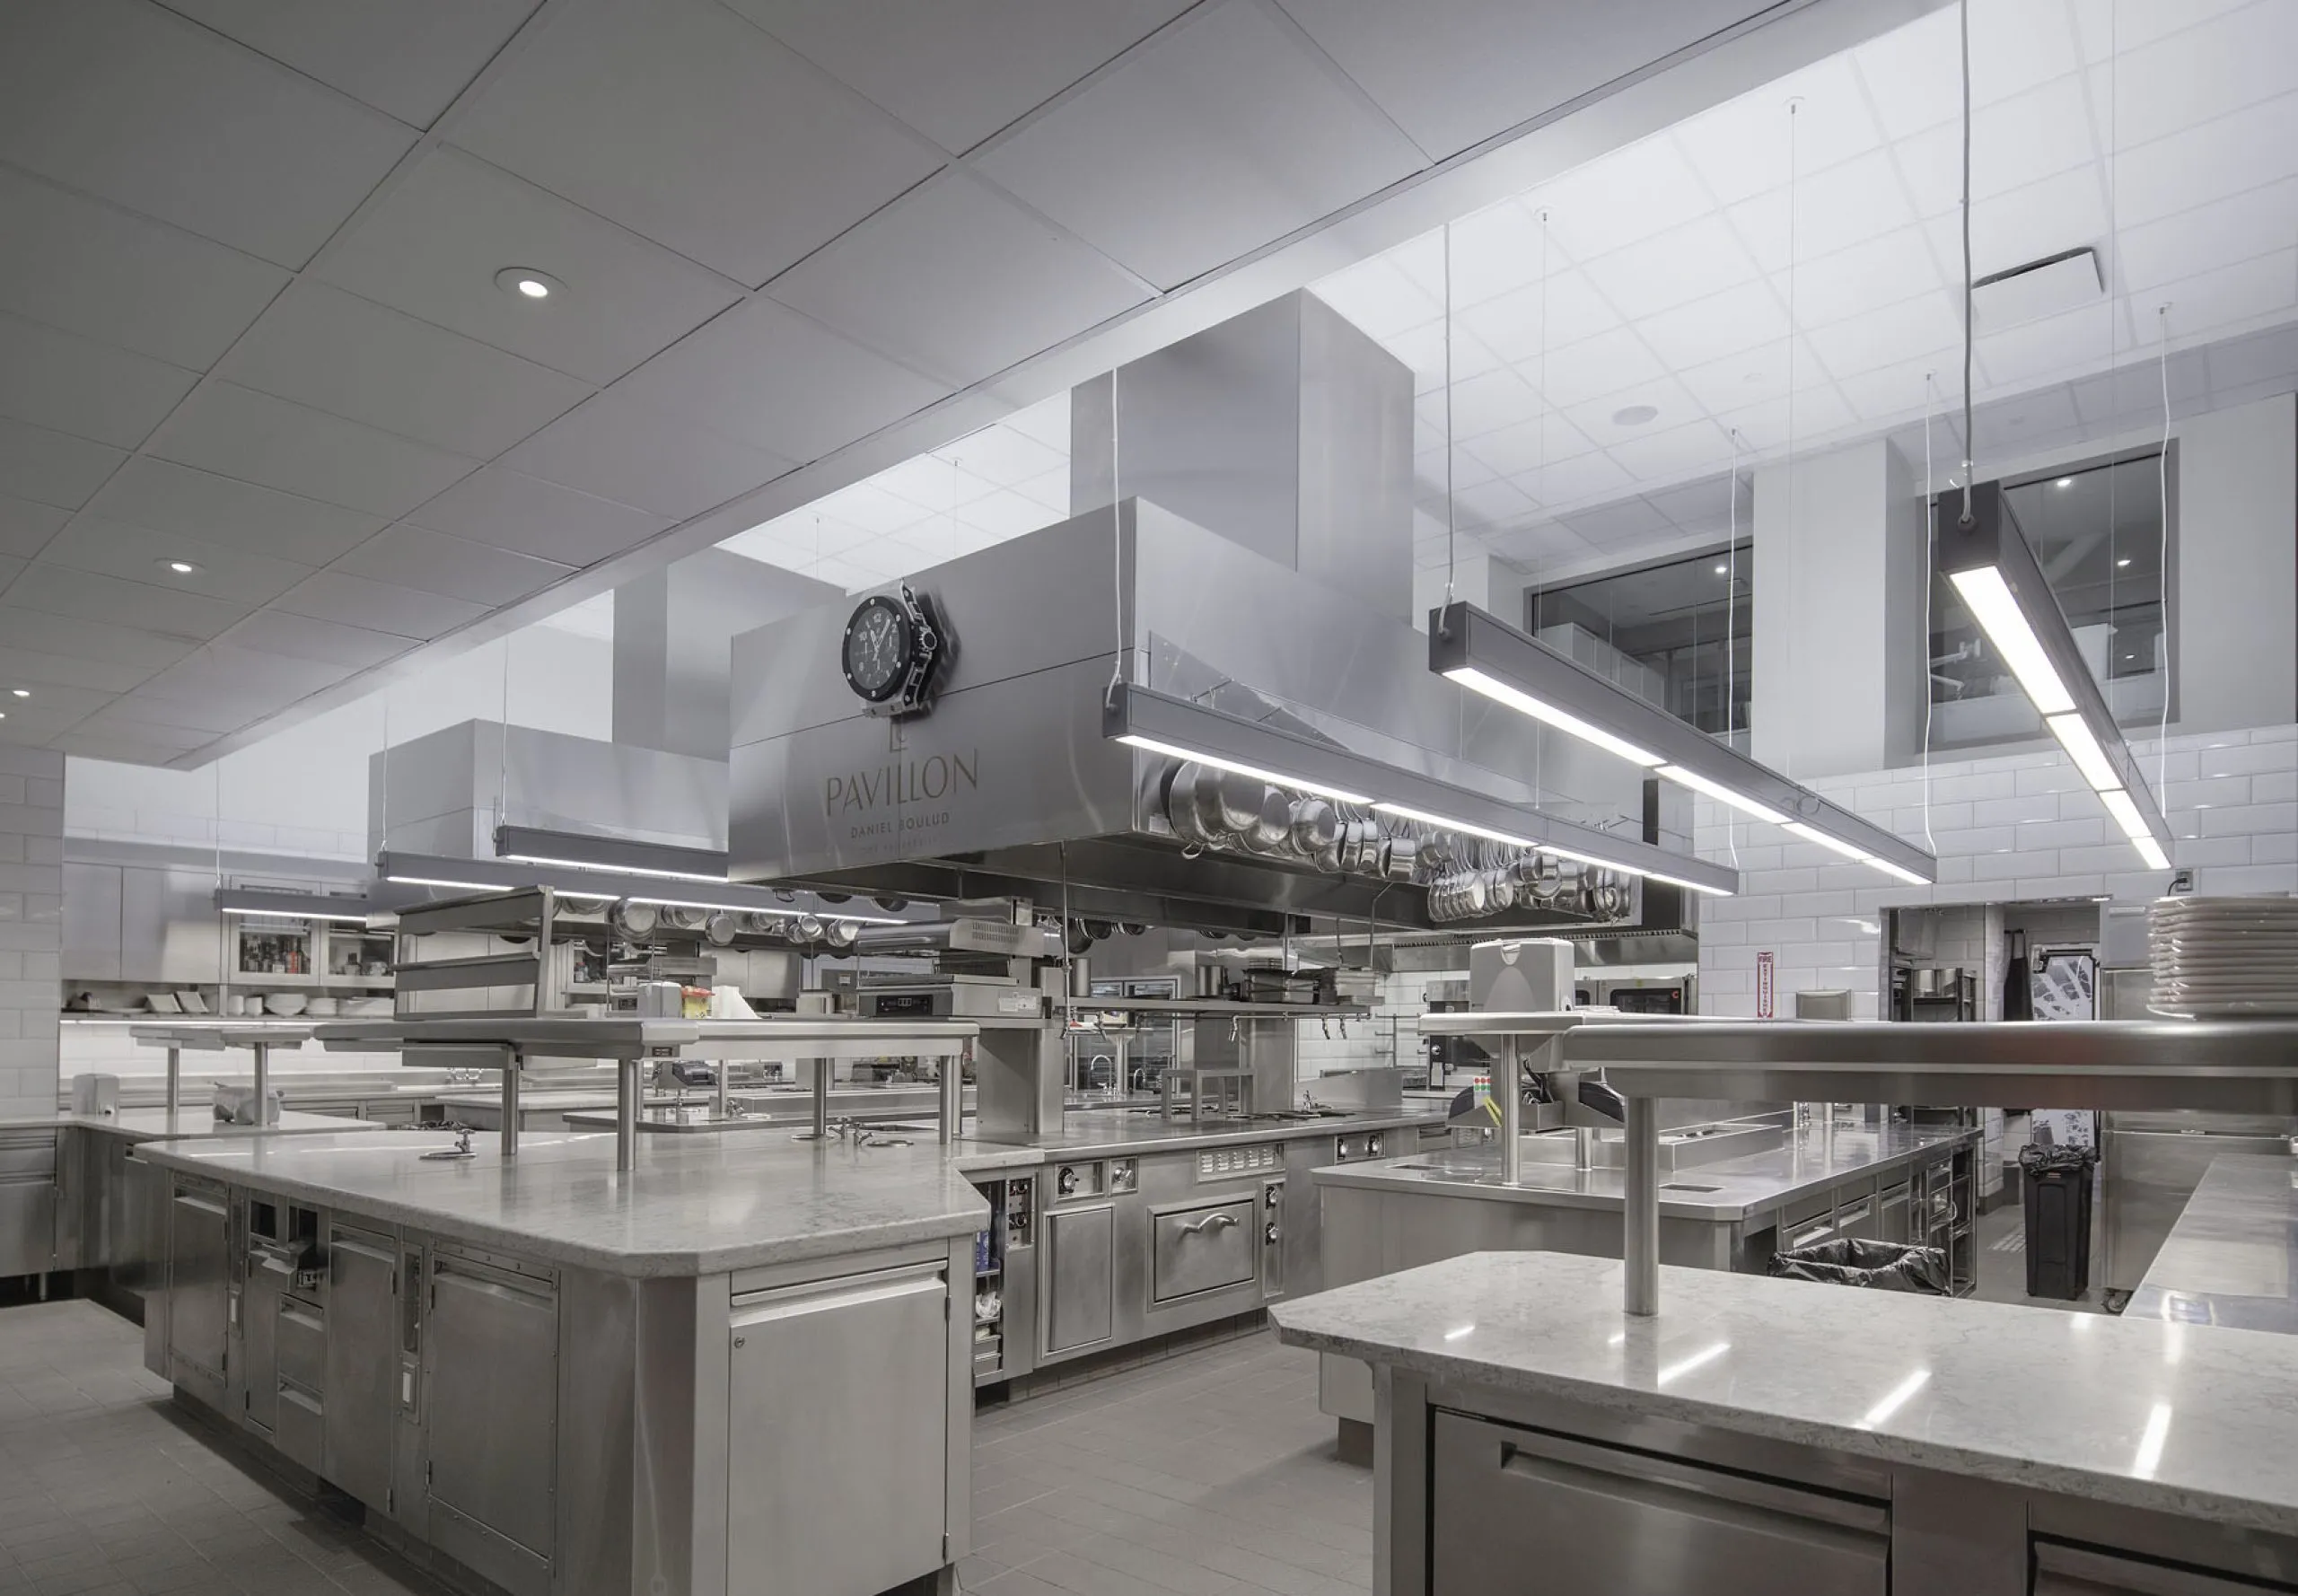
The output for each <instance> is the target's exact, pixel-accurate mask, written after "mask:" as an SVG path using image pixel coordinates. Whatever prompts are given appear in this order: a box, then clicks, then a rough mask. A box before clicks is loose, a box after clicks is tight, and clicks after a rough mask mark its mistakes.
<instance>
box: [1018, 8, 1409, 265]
mask: <svg viewBox="0 0 2298 1596" xmlns="http://www.w3.org/2000/svg"><path fill="white" fill-rule="evenodd" d="M1276 106H1282V107H1283V108H1284V110H1283V113H1282V114H1281V115H1272V114H1271V108H1272V107H1276ZM1426 163H1427V162H1426V161H1425V158H1424V157H1423V156H1422V155H1421V153H1420V152H1419V151H1418V150H1417V149H1416V148H1414V147H1413V145H1412V143H1411V141H1410V140H1408V139H1407V138H1406V137H1405V136H1403V135H1402V134H1400V133H1399V132H1398V131H1397V130H1396V129H1395V127H1392V126H1391V125H1390V123H1389V122H1388V121H1387V120H1386V119H1385V118H1382V117H1381V115H1380V114H1379V113H1378V112H1377V111H1375V110H1373V109H1372V108H1371V107H1370V106H1368V105H1366V104H1365V103H1364V101H1363V100H1362V99H1361V98H1359V97H1358V96H1357V95H1356V94H1355V93H1353V92H1350V90H1349V88H1348V87H1347V86H1346V85H1345V84H1344V83H1342V82H1340V81H1339V80H1338V79H1337V78H1336V77H1335V76H1334V75H1332V73H1331V72H1330V71H1329V68H1328V67H1327V66H1325V64H1324V63H1323V62H1322V61H1320V60H1319V59H1318V58H1317V57H1315V56H1314V55H1313V54H1312V53H1311V51H1308V50H1304V49H1303V48H1302V47H1301V45H1300V43H1299V41H1298V39H1297V37H1296V36H1295V35H1294V33H1293V32H1292V31H1290V30H1289V29H1287V28H1285V26H1284V25H1283V24H1282V23H1280V22H1278V21H1277V20H1276V18H1275V17H1273V16H1271V15H1270V14H1269V13H1268V12H1267V11H1266V10H1264V9H1262V8H1261V7H1260V6H1259V5H1257V4H1251V3H1250V0H1218V3H1216V4H1213V5H1211V6H1207V7H1205V8H1202V9H1200V10H1198V11H1197V12H1196V13H1193V14H1192V15H1190V17H1189V18H1188V21H1186V22H1182V23H1181V24H1180V25H1179V26H1177V27H1174V28H1171V29H1170V30H1168V31H1166V32H1164V33H1162V34H1161V35H1160V36H1159V37H1158V38H1157V39H1154V40H1153V41H1152V42H1150V43H1149V44H1147V45H1145V46H1143V47H1142V48H1140V49H1138V50H1136V51H1135V52H1133V54H1131V55H1130V56H1128V57H1126V58H1125V60H1123V61H1121V62H1119V63H1118V65H1117V66H1114V67H1112V68H1111V69H1110V71H1109V72H1107V73H1106V74H1104V75H1101V77H1098V78H1096V79H1095V80H1094V81H1093V82H1092V83H1090V84H1088V85H1086V86H1085V87H1084V88H1083V89H1082V90H1080V91H1079V92H1077V93H1076V94H1074V95H1073V96H1072V97H1070V98H1069V99H1067V100H1065V101H1062V103H1060V104H1059V105H1057V106H1055V107H1054V108H1053V109H1052V110H1048V111H1047V112H1046V113H1045V114H1044V115H1043V116H1042V117H1039V118H1037V119H1035V120H1033V121H1031V123H1030V124H1029V125H1028V126H1027V127H1022V129H1020V130H1019V131H1018V132H1016V133H1014V134H1013V135H1012V136H1010V137H1008V138H1005V139H1002V140H1000V141H999V142H998V143H997V144H996V145H994V146H993V147H991V148H990V149H989V150H988V151H987V152H986V153H982V154H981V155H979V156H977V157H976V158H975V162H974V165H975V168H976V170H978V171H980V172H981V174H982V175H983V176H985V177H987V178H988V179H989V180H991V181H993V182H995V183H997V184H999V185H1001V186H1002V187H1004V189H1006V190H1007V191H1008V192H1010V193H1012V194H1014V195H1016V196H1018V197H1020V198H1021V199H1022V201H1023V202H1024V203H1025V204H1028V205H1031V206H1035V207H1036V208H1037V209H1038V210H1039V211H1041V212H1043V213H1044V214H1045V215H1048V216H1050V217H1051V218H1052V219H1053V220H1054V221H1056V222H1057V223H1059V224H1061V225H1063V226H1065V227H1066V228H1068V229H1069V230H1070V231H1071V232H1074V233H1076V234H1077V235H1078V236H1079V237H1080V238H1083V240H1084V241H1086V242H1088V243H1090V244H1092V245H1093V246H1094V247H1095V248H1097V249H1099V250H1101V251H1102V252H1104V253H1105V254H1108V255H1110V257H1112V258H1113V259H1118V260H1119V261H1122V262H1124V263H1125V265H1126V266H1127V267H1130V268H1132V269H1133V270H1134V271H1136V272H1138V273H1140V274H1141V275H1142V276H1145V277H1147V278H1148V279H1149V280H1150V281H1151V282H1153V283H1155V284H1157V285H1159V286H1160V287H1163V288H1172V287H1175V286H1178V285H1180V284H1182V283H1185V282H1188V281H1189V280H1190V279H1191V278H1194V277H1197V276H1201V275H1203V274H1204V273H1206V272H1207V271H1210V270H1212V269H1213V268H1214V267H1219V266H1224V265H1226V264H1227V263H1228V262H1230V261H1232V260H1233V259H1236V258H1237V257H1239V256H1241V255H1245V254H1249V253H1250V252H1251V251H1252V250H1257V249H1259V248H1260V247H1261V246H1262V245H1263V244H1266V243H1268V242H1269V241H1272V240H1274V239H1277V238H1281V237H1283V236H1284V235H1285V234H1286V233H1289V232H1294V231H1295V230H1297V229H1299V228H1302V227H1305V226H1307V225H1309V224H1311V223H1312V222H1316V221H1319V220H1320V219H1321V218H1323V217H1325V216H1327V215H1330V214H1331V213H1332V212H1334V211H1337V210H1338V209H1340V208H1341V207H1342V206H1346V205H1349V204H1351V203H1353V202H1355V201H1356V200H1358V199H1361V198H1363V197H1364V196H1366V195H1368V194H1372V193H1374V192H1376V191H1377V190H1379V189H1383V188H1386V187H1387V186H1388V185H1389V184H1390V183H1392V182H1395V181H1396V180H1399V179H1400V178H1403V177H1407V176H1408V175H1410V174H1411V173H1412V172H1415V171H1418V170H1420V169H1421V168H1422V167H1423V166H1425V164H1426Z"/></svg>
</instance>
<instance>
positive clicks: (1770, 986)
mask: <svg viewBox="0 0 2298 1596" xmlns="http://www.w3.org/2000/svg"><path fill="white" fill-rule="evenodd" d="M1778 987H1779V980H1778V972H1777V971H1776V969H1774V968H1773V961H1772V956H1771V950H1769V949H1768V948H1767V949H1765V950H1764V951H1762V952H1760V953H1758V954H1757V955H1756V1018H1757V1019H1759V1020H1768V1019H1771V1018H1772V1017H1773V1015H1772V1010H1773V1008H1774V1006H1775V1005H1776V1001H1777V997H1778Z"/></svg>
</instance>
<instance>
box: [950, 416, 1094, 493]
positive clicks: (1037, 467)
mask: <svg viewBox="0 0 2298 1596" xmlns="http://www.w3.org/2000/svg"><path fill="white" fill-rule="evenodd" d="M938 452H939V453H940V454H942V455H943V456H944V457H945V458H947V459H949V460H952V461H953V462H955V463H956V465H957V467H958V469H960V470H962V471H966V472H969V473H971V474H972V475H974V476H977V477H979V478H982V479H983V480H985V481H987V482H989V483H992V484H995V485H996V486H998V487H1014V486H1018V485H1019V484H1021V483H1023V482H1026V481H1029V480H1030V479H1031V478H1036V477H1042V476H1044V475H1045V474H1046V473H1047V472H1048V471H1060V472H1062V473H1064V475H1065V476H1066V474H1067V471H1068V469H1069V438H1068V429H1067V428H1066V427H1064V428H1063V429H1062V438H1061V442H1060V444H1059V446H1055V445H1053V444H1049V443H1045V442H1043V441H1041V440H1040V439H1039V438H1037V437H1034V436H1032V435H1031V434H1028V433H1025V432H1022V431H1021V430H1020V429H1019V428H1017V427H1013V426H1011V425H1007V424H1005V423H1004V422H1000V423H999V424H998V425H996V426H985V427H983V428H981V429H980V430H979V431H978V432H971V433H968V434H966V435H965V436H964V437H962V438H960V439H959V440H958V441H957V442H956V443H951V444H948V445H946V446H944V447H943V448H942V449H941V450H939V451H938Z"/></svg>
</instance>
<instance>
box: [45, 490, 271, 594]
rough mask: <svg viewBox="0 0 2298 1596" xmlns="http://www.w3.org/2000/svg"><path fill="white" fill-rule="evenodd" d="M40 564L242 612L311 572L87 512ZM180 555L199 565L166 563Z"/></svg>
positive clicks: (239, 550) (65, 533) (62, 535)
mask: <svg viewBox="0 0 2298 1596" xmlns="http://www.w3.org/2000/svg"><path fill="white" fill-rule="evenodd" d="M40 559H41V561H42V563H44V564H48V565H57V566H68V567H69V568H71V569H73V570H75V571H92V572H96V573H98V574H101V575H105V576H117V577H118V578H120V579H121V580H123V581H126V582H136V583H146V584H149V585H152V586H155V587H162V588H165V589H167V590H168V591H170V592H187V593H203V594H205V595H206V596H207V597H208V598H211V599H219V600H222V601H224V602H225V603H227V604H231V605H233V606H235V607H238V608H239V609H241V610H242V612H244V611H245V610H246V609H252V608H254V607H255V606H256V605H259V604H262V603H265V602H268V601H270V600H272V599H276V598H277V597H278V596H279V595H280V594H281V593H284V592H286V591H287V590H288V589H289V588H291V587H293V586H294V585H295V584H296V583H299V582H301V581H302V580H303V578H304V577H306V576H309V575H310V574H311V566H308V565H298V564H296V563H295V562H294V561H292V560H284V559H275V558H272V557H269V556H268V555H261V554H250V553H248V552H246V551H245V550H242V549H238V548H226V547H224V546H223V545H221V544H216V543H206V542H202V541H200V540H199V539H196V538H187V537H182V536H180V535H177V534H174V533H170V532H158V531H151V530H150V529H148V528H145V527H140V526H130V525H129V524H128V523H127V522H119V521H110V520H107V519H105V518H104V517H102V516H101V515H97V514H95V513H92V512H89V511H83V512H82V513H80V514H78V515H75V516H74V517H73V519H72V524H71V526H70V527H68V528H66V530H65V531H64V532H63V533H62V534H60V535H59V536H58V537H57V539H55V541H53V542H52V543H50V544H49V545H48V548H47V549H46V550H45V551H44V552H43V553H42V554H41V556H40ZM171 560H181V561H183V562H185V563H187V564H189V565H193V566H197V567H198V568H197V570H195V571H191V572H189V573H180V572H175V571H171V570H168V569H167V568H166V566H167V563H168V562H169V561H171Z"/></svg>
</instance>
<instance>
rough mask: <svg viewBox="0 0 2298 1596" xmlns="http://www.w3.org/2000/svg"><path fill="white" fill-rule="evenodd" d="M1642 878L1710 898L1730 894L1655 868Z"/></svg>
mask: <svg viewBox="0 0 2298 1596" xmlns="http://www.w3.org/2000/svg"><path fill="white" fill-rule="evenodd" d="M1612 868H1613V869H1615V870H1618V869H1619V868H1621V867H1620V866H1618V865H1613V866H1612ZM1644 879H1645V881H1665V882H1667V883H1668V885H1670V886H1671V887H1681V888H1683V889H1684V890H1686V891H1690V892H1705V893H1706V894H1707V895H1708V896H1709V897H1710V898H1729V897H1731V896H1732V895H1731V893H1729V892H1727V891H1725V890H1723V888H1721V887H1705V886H1702V885H1701V884H1700V883H1699V882H1697V881H1681V880H1679V879H1678V878H1677V877H1675V876H1672V875H1662V874H1661V873H1659V872H1658V871H1656V870H1655V871H1652V872H1650V873H1647V874H1646V875H1645V878H1644Z"/></svg>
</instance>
